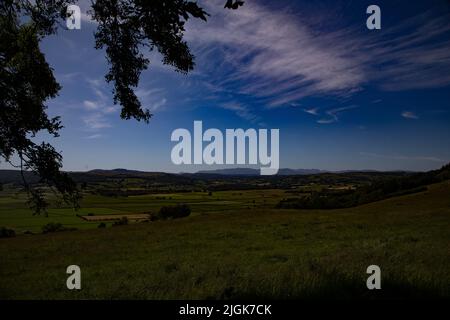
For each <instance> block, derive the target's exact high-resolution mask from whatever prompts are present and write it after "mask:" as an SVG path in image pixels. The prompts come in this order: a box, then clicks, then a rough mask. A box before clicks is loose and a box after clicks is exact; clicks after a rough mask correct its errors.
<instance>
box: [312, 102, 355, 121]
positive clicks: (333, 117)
mask: <svg viewBox="0 0 450 320" xmlns="http://www.w3.org/2000/svg"><path fill="white" fill-rule="evenodd" d="M355 108H358V106H356V105H351V106H346V107H340V108H334V109H331V110H328V111H327V112H325V113H326V115H327V117H326V118H322V119H320V120H317V123H320V124H329V123H333V122H337V121H339V117H338V115H339V113H342V112H344V111H348V110H351V109H355Z"/></svg>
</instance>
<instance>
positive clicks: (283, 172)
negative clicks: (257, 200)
mask: <svg viewBox="0 0 450 320" xmlns="http://www.w3.org/2000/svg"><path fill="white" fill-rule="evenodd" d="M326 172H330V171H325V170H319V169H289V168H283V169H280V170H278V173H277V174H278V175H280V176H294V175H308V174H319V173H326ZM197 174H219V175H230V176H259V175H260V170H259V169H251V168H230V169H217V170H202V171H198V172H197Z"/></svg>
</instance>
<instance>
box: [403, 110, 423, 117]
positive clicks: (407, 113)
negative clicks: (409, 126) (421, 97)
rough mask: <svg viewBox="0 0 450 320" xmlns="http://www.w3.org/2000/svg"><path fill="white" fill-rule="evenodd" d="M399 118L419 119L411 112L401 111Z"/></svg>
mask: <svg viewBox="0 0 450 320" xmlns="http://www.w3.org/2000/svg"><path fill="white" fill-rule="evenodd" d="M401 116H402V117H403V118H406V119H419V117H418V116H417V115H416V114H415V113H414V112H412V111H403V112H402V113H401Z"/></svg>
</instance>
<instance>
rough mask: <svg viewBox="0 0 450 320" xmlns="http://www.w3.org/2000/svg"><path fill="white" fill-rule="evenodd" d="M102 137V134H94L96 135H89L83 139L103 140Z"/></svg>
mask: <svg viewBox="0 0 450 320" xmlns="http://www.w3.org/2000/svg"><path fill="white" fill-rule="evenodd" d="M103 137H104V135H103V134H100V133H96V134H91V135H89V136H87V137H85V139H89V140H92V139H100V138H103Z"/></svg>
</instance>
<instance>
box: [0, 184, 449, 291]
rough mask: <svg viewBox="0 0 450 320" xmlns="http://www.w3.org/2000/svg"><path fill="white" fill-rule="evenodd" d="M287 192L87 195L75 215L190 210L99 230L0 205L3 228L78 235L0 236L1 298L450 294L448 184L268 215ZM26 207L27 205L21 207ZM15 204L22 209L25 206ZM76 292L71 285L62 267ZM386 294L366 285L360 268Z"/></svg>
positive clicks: (6, 202)
mask: <svg viewBox="0 0 450 320" xmlns="http://www.w3.org/2000/svg"><path fill="white" fill-rule="evenodd" d="M284 193H285V191H283V190H247V191H224V192H213V193H212V195H209V194H208V193H205V192H197V193H195V192H194V193H181V194H163V195H156V194H154V195H143V196H133V197H127V198H108V199H105V198H104V197H99V196H93V195H92V196H89V197H86V198H85V199H84V200H83V201H84V203H83V209H82V212H84V213H86V214H88V213H94V214H95V215H97V214H99V215H100V214H111V213H117V212H141V211H148V210H150V211H151V210H157V209H158V207H160V206H162V205H164V204H168V203H170V204H173V203H176V202H180V203H181V202H183V203H189V205H190V206H191V207H192V211H193V213H192V215H191V216H189V217H187V218H182V219H177V220H169V221H156V222H147V223H144V222H141V223H132V224H130V225H126V226H117V227H108V228H104V229H97V228H96V226H97V224H98V223H92V222H87V221H83V220H81V219H79V218H78V217H76V216H75V213H74V212H73V211H70V210H69V209H52V210H51V211H50V213H49V217H48V218H46V217H36V216H32V215H31V213H30V211H27V210H26V209H25V208H24V207H23V201H22V200H23V199H20V196H18V198H16V199H13V198H12V197H8V198H4V199H3V198H2V199H1V200H0V201H2V205H1V211H0V219H2V220H1V222H0V225H5V224H7V223H9V224H10V225H11V226H14V227H15V228H16V229H19V230H22V231H23V230H29V229H31V230H35V231H38V230H39V228H40V226H41V225H42V224H44V223H46V221H56V220H57V219H60V220H59V221H63V222H64V224H65V225H66V224H67V225H72V226H76V227H77V228H78V229H79V230H77V231H70V232H58V233H51V234H35V235H23V234H18V236H17V237H15V238H7V239H0V257H1V260H0V299H236V298H249V299H252V298H263V299H299V298H300V299H323V298H338V299H399V298H400V299H401V298H449V297H450V233H449V232H448V231H449V230H450V182H449V181H445V182H441V183H438V184H433V185H430V186H428V187H427V190H426V191H422V192H418V193H414V194H409V195H403V196H398V197H393V198H390V199H386V200H382V201H378V202H374V203H370V204H366V205H362V206H358V207H354V208H346V209H335V210H287V209H275V208H274V206H275V204H276V202H277V201H278V200H279V199H280V198H281V197H283V196H284ZM20 203H22V204H20ZM21 206H22V207H21ZM71 264H76V265H79V266H80V268H81V270H82V289H81V290H79V291H76V290H75V291H71V290H68V289H67V288H66V278H67V274H66V273H65V271H66V268H67V266H68V265H71ZM372 264H376V265H378V266H380V268H381V271H382V284H381V286H382V289H381V290H368V289H367V288H366V279H367V277H368V275H367V274H366V268H367V267H368V266H369V265H372Z"/></svg>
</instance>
